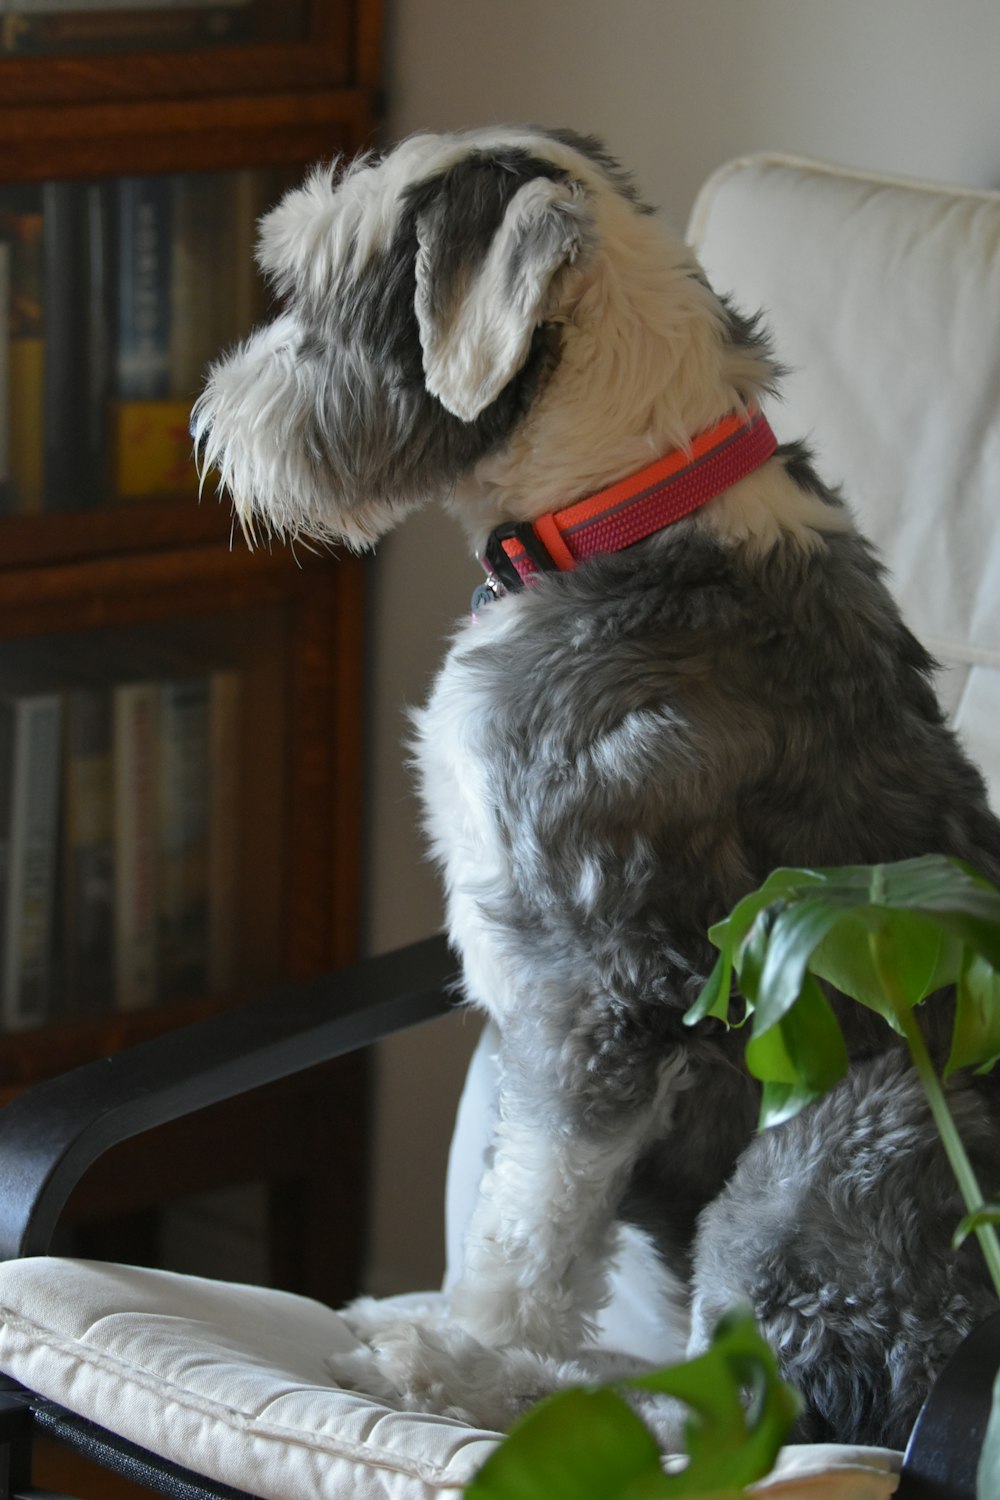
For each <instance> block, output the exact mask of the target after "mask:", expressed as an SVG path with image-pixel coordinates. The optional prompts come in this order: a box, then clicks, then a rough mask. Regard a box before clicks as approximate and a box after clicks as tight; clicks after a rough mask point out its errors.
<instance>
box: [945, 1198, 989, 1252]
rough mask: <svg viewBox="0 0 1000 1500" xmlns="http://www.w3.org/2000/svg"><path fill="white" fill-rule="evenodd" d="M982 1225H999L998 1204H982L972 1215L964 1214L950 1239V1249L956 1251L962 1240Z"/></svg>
mask: <svg viewBox="0 0 1000 1500" xmlns="http://www.w3.org/2000/svg"><path fill="white" fill-rule="evenodd" d="M984 1224H1000V1203H982V1204H980V1206H979V1207H978V1208H977V1209H974V1210H973V1211H972V1213H969V1214H966V1215H965V1218H964V1219H963V1220H962V1221H961V1223H960V1224H959V1226H958V1228H957V1229H956V1230H955V1233H954V1234H953V1235H952V1237H951V1243H952V1247H953V1248H954V1249H955V1250H957V1249H958V1247H959V1245H960V1244H961V1243H962V1241H963V1240H967V1239H968V1238H969V1235H970V1234H975V1232H976V1230H977V1229H980V1228H981V1227H982V1226H983V1225H984Z"/></svg>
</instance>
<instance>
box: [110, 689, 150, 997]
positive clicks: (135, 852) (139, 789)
mask: <svg viewBox="0 0 1000 1500" xmlns="http://www.w3.org/2000/svg"><path fill="white" fill-rule="evenodd" d="M158 737H159V688H158V685H157V684H156V683H155V682H152V681H142V682H122V683H119V684H118V685H117V686H116V687H115V688H114V690H113V695H112V743H113V750H112V754H113V830H114V869H115V879H114V934H115V942H114V970H115V1001H116V1004H117V1007H118V1009H119V1010H124V1011H131V1010H142V1009H144V1008H145V1007H147V1006H150V1005H154V1004H155V1003H156V1000H157V930H156V929H157V864H158V860H157V842H158V823H157V758H158V757H157V742H158Z"/></svg>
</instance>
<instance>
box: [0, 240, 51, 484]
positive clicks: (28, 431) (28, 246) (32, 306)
mask: <svg viewBox="0 0 1000 1500" xmlns="http://www.w3.org/2000/svg"><path fill="white" fill-rule="evenodd" d="M0 236H2V237H3V238H4V239H6V241H7V242H8V244H9V246H10V298H9V302H8V310H9V342H8V381H9V391H10V401H9V406H8V414H9V422H10V427H9V465H10V484H11V491H12V504H11V508H12V509H13V510H16V511H20V512H31V511H38V510H41V508H42V505H43V502H44V495H45V481H44V474H45V458H44V455H45V418H44V403H45V339H44V323H43V304H42V215H41V213H35V212H28V213H9V214H3V215H0Z"/></svg>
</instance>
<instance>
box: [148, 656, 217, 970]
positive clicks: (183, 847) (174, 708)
mask: <svg viewBox="0 0 1000 1500" xmlns="http://www.w3.org/2000/svg"><path fill="white" fill-rule="evenodd" d="M159 827H160V837H159V866H158V907H159V947H158V953H159V964H160V997H161V999H164V1000H174V999H183V998H188V997H190V996H192V995H196V994H198V993H200V992H201V991H203V990H204V989H205V988H206V986H207V983H208V926H209V924H208V840H209V680H208V678H207V677H195V678H179V679H177V680H175V681H168V682H164V683H163V684H162V685H161V689H160V764H159Z"/></svg>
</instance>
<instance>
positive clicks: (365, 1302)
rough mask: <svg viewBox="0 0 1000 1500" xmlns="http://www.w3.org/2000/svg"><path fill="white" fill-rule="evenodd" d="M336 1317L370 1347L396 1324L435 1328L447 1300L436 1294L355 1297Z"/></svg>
mask: <svg viewBox="0 0 1000 1500" xmlns="http://www.w3.org/2000/svg"><path fill="white" fill-rule="evenodd" d="M337 1315H338V1317H339V1318H340V1319H341V1321H342V1322H343V1323H344V1324H345V1325H346V1327H347V1328H348V1329H349V1331H350V1332H351V1333H353V1335H354V1337H355V1338H356V1339H360V1340H361V1342H362V1343H363V1344H371V1343H373V1342H374V1341H375V1340H376V1339H377V1338H378V1336H379V1334H380V1333H381V1332H382V1330H383V1329H385V1328H392V1327H395V1326H397V1325H399V1324H403V1323H416V1324H419V1325H420V1326H421V1327H429V1328H434V1327H437V1326H438V1325H439V1324H440V1323H441V1322H442V1321H443V1320H444V1318H445V1317H446V1316H447V1301H446V1299H445V1298H444V1297H443V1296H442V1294H441V1293H440V1292H428V1293H426V1294H425V1295H421V1294H416V1293H415V1294H412V1295H409V1296H405V1297H356V1298H355V1299H354V1301H353V1302H349V1303H348V1304H347V1306H346V1307H342V1308H341V1309H340V1310H339V1312H338V1314H337Z"/></svg>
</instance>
